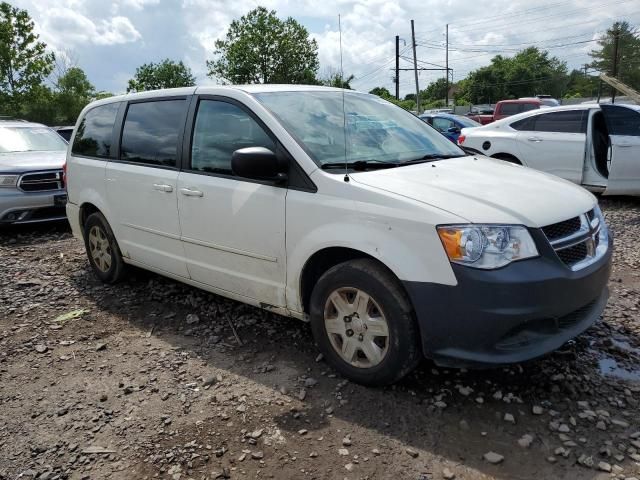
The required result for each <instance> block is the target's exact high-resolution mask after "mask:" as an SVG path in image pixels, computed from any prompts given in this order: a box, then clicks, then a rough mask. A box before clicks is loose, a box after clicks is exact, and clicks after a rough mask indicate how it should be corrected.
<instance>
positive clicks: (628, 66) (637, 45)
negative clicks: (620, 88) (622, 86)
mask: <svg viewBox="0 0 640 480" xmlns="http://www.w3.org/2000/svg"><path fill="white" fill-rule="evenodd" d="M616 37H617V38H618V69H617V70H618V71H617V74H616V77H617V78H618V80H620V81H621V82H623V83H626V84H627V85H629V86H630V87H632V88H635V89H636V90H640V31H639V30H638V28H637V27H632V26H631V25H629V23H628V22H624V21H623V22H615V23H614V24H613V25H612V26H611V28H609V29H608V30H607V32H606V33H605V34H604V35H603V36H602V37H600V39H599V40H598V48H597V49H596V50H592V51H591V52H590V53H589V55H591V58H592V59H593V62H592V63H591V67H592V68H595V69H596V70H598V71H600V72H602V73H606V74H607V75H611V76H613V64H614V50H615V47H614V44H615V39H616Z"/></svg>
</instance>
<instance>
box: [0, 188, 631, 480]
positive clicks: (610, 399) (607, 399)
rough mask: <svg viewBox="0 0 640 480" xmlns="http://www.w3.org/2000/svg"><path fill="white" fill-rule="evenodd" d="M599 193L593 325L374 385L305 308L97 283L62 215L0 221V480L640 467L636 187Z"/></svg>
mask: <svg viewBox="0 0 640 480" xmlns="http://www.w3.org/2000/svg"><path fill="white" fill-rule="evenodd" d="M602 205H603V209H604V211H605V214H606V216H607V219H608V221H609V223H610V225H611V228H612V230H613V232H614V234H615V237H616V240H615V241H616V250H615V266H614V270H613V274H612V277H611V282H610V289H611V299H610V301H609V306H608V307H607V309H606V311H605V314H604V317H603V320H602V321H601V322H599V323H597V324H596V325H595V326H594V327H592V328H591V329H589V330H588V331H587V332H586V333H585V334H583V335H581V336H580V337H579V338H577V339H576V340H575V341H572V342H569V343H568V344H567V345H565V346H564V347H563V348H562V349H561V350H560V351H558V352H555V353H553V354H552V355H549V356H547V357H546V358H544V359H540V360H536V361H532V362H528V363H526V364H522V365H514V366H511V367H509V368H501V369H497V370H488V371H469V372H467V371H459V370H446V369H441V368H437V367H435V366H434V365H433V364H432V363H430V362H428V361H425V362H424V363H423V365H422V366H421V367H420V368H419V369H418V371H416V372H415V373H414V374H412V375H411V376H410V377H409V378H407V379H405V380H404V381H402V382H401V383H400V384H398V385H395V386H393V387H390V388H385V389H372V388H365V387H361V386H359V385H356V384H353V383H350V382H348V381H346V380H343V379H342V378H340V377H339V376H338V375H336V374H335V372H333V371H332V370H331V369H330V368H329V367H328V366H327V364H326V363H325V362H324V361H323V360H322V358H321V356H319V355H318V351H317V349H316V348H315V346H314V344H313V341H312V338H311V334H310V329H309V328H308V325H305V324H303V323H302V322H299V321H297V320H291V319H286V318H283V317H279V316H276V315H273V314H270V313H267V312H264V311H261V310H258V309H255V308H253V307H249V306H246V305H243V304H240V303H237V302H233V301H230V300H226V299H223V298H221V297H217V296H215V295H212V294H208V293H206V292H203V291H200V290H197V289H195V288H191V287H188V286H185V285H182V284H180V283H177V282H174V281H172V280H168V279H165V278H162V277H159V276H157V275H154V274H151V273H147V272H142V271H138V270H136V271H134V272H133V275H132V276H131V277H130V279H129V280H127V281H126V282H124V283H122V284H119V285H117V286H105V285H102V284H101V283H99V282H98V281H97V280H96V279H95V277H94V276H93V275H92V274H91V272H90V271H89V266H88V263H87V260H86V257H85V254H84V249H83V246H82V245H81V244H80V242H78V241H77V240H75V239H73V238H72V237H71V234H70V232H69V230H68V228H67V227H66V226H65V225H57V226H52V225H46V226H39V227H21V228H9V229H4V230H2V231H0V285H1V286H2V287H1V289H0V480H9V479H11V480H13V479H16V478H26V479H32V478H38V479H49V480H51V479H57V478H70V479H89V478H91V479H104V478H109V479H151V478H168V479H176V480H177V479H180V480H186V479H217V478H231V479H244V478H246V479H253V478H258V479H259V478H273V479H340V480H342V479H349V480H355V479H391V478H392V479H395V480H405V479H409V480H426V479H441V478H457V479H536V480H539V479H609V478H619V479H631V478H634V477H640V409H639V404H640V319H639V317H640V315H639V313H638V308H639V307H640V295H639V292H640V269H639V267H640V249H639V248H638V245H639V243H638V238H640V200H638V199H614V200H610V199H602ZM491 452H492V453H493V454H491Z"/></svg>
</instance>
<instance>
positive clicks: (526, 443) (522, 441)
mask: <svg viewBox="0 0 640 480" xmlns="http://www.w3.org/2000/svg"><path fill="white" fill-rule="evenodd" d="M532 443H533V436H532V435H529V434H528V433H527V434H525V435H523V436H522V437H520V438H519V439H518V445H520V446H521V447H522V448H529V447H530V446H531V444H532Z"/></svg>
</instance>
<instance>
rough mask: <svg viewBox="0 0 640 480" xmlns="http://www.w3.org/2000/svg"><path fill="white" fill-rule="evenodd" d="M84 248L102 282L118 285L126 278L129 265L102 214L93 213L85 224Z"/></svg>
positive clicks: (94, 271)
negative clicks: (125, 261)
mask: <svg viewBox="0 0 640 480" xmlns="http://www.w3.org/2000/svg"><path fill="white" fill-rule="evenodd" d="M84 246H85V248H86V250H87V257H88V258H89V264H90V265H91V268H92V270H93V273H95V275H96V276H97V277H98V278H99V279H100V280H102V281H103V282H104V283H117V282H119V281H121V280H122V279H123V278H124V277H125V275H126V270H127V268H126V267H127V265H126V264H125V263H124V260H123V259H122V253H121V252H120V247H118V242H117V241H116V238H115V236H114V235H113V231H112V230H111V227H110V226H109V223H108V222H107V219H106V218H104V215H102V213H100V212H96V213H92V214H91V215H89V217H88V218H87V220H86V222H85V223H84Z"/></svg>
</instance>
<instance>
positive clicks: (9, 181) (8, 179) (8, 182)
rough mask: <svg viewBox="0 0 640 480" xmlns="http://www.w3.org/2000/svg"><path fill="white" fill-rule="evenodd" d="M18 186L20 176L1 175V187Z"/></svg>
mask: <svg viewBox="0 0 640 480" xmlns="http://www.w3.org/2000/svg"><path fill="white" fill-rule="evenodd" d="M17 184H18V175H0V187H15V186H16V185H17Z"/></svg>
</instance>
